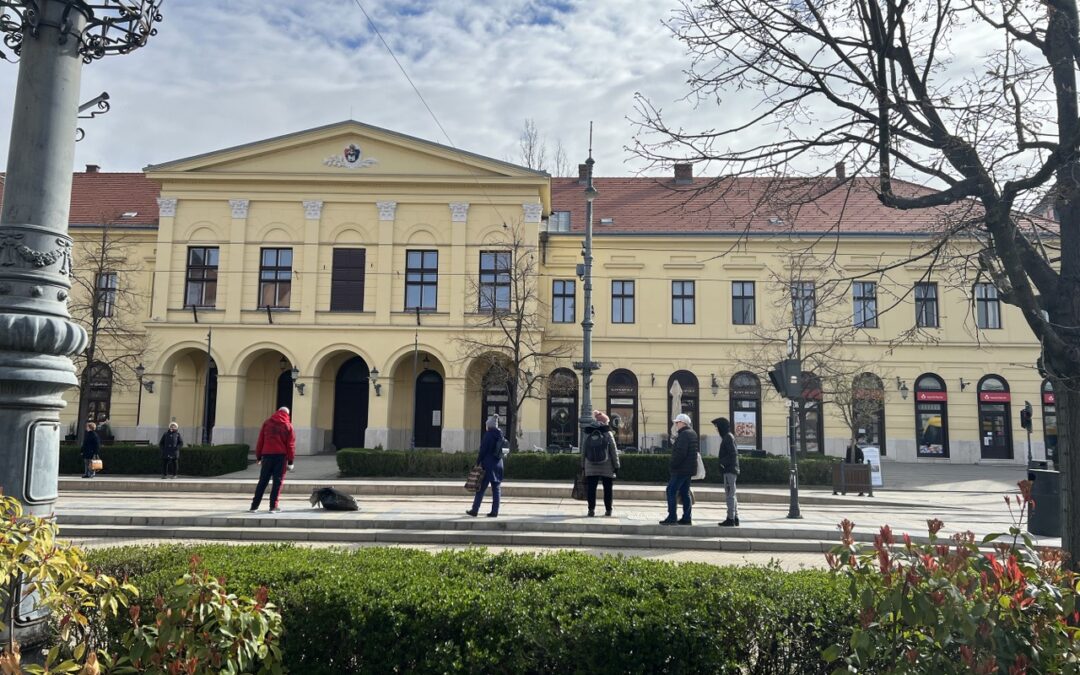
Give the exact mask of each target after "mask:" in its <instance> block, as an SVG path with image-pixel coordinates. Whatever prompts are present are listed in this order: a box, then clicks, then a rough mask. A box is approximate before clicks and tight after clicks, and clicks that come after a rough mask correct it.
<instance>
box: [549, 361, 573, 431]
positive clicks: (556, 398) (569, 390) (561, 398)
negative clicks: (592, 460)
mask: <svg viewBox="0 0 1080 675" xmlns="http://www.w3.org/2000/svg"><path fill="white" fill-rule="evenodd" d="M578 414H579V411H578V380H577V375H576V374H575V373H574V371H572V370H567V369H566V368H559V369H558V370H555V371H554V372H552V373H551V376H550V377H549V378H548V397H547V445H548V447H549V448H570V447H573V446H576V445H577V444H578V443H577V437H578Z"/></svg>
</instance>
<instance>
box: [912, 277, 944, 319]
mask: <svg viewBox="0 0 1080 675" xmlns="http://www.w3.org/2000/svg"><path fill="white" fill-rule="evenodd" d="M915 325H916V326H918V327H919V328H937V327H938V326H939V323H938V297H937V284H934V283H918V284H915Z"/></svg>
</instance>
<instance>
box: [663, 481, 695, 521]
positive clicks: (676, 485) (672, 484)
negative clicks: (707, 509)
mask: <svg viewBox="0 0 1080 675" xmlns="http://www.w3.org/2000/svg"><path fill="white" fill-rule="evenodd" d="M676 496H678V497H679V501H680V502H682V505H683V512H682V517H683V520H690V511H691V509H690V506H691V500H690V476H672V477H671V480H670V481H668V485H667V513H668V515H667V517H668V520H675V497H676Z"/></svg>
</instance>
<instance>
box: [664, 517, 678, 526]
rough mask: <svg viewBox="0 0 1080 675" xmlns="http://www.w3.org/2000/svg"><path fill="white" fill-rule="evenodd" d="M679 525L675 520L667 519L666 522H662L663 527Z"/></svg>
mask: <svg viewBox="0 0 1080 675" xmlns="http://www.w3.org/2000/svg"><path fill="white" fill-rule="evenodd" d="M678 523H679V521H677V520H675V519H674V518H665V519H664V520H661V521H660V524H661V525H677V524H678Z"/></svg>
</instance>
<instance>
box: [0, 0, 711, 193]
mask: <svg viewBox="0 0 1080 675" xmlns="http://www.w3.org/2000/svg"><path fill="white" fill-rule="evenodd" d="M359 2H360V4H362V5H363V8H364V9H366V10H367V12H368V13H369V14H370V15H371V18H372V19H373V20H374V23H375V25H376V27H377V28H378V30H379V32H380V33H381V34H382V36H383V37H384V38H385V40H386V41H387V43H388V44H389V45H390V47H391V49H392V50H393V52H394V55H396V57H397V59H398V60H399V61H400V63H401V65H402V66H403V67H404V69H405V71H406V72H407V73H408V76H409V78H411V79H412V82H413V83H414V84H415V86H416V89H418V90H419V92H420V94H421V95H422V96H423V98H424V100H426V102H427V105H428V106H429V107H430V109H431V113H429V112H428V110H427V108H426V107H425V105H424V103H423V102H422V101H421V100H420V98H419V97H418V96H417V93H416V92H415V91H414V90H413V87H412V86H411V85H410V83H409V80H408V79H407V78H406V77H405V75H404V74H402V72H401V70H400V69H399V68H398V66H397V65H396V64H395V62H394V58H393V57H392V56H391V55H390V53H389V52H388V51H387V49H386V48H385V47H384V46H383V44H382V43H381V42H380V41H379V38H378V37H377V36H376V34H375V33H374V32H373V31H372V29H371V27H370V25H369V23H368V21H367V19H366V18H365V16H364V13H363V12H362V11H361V9H360V7H359V6H358V3H357V0H166V2H165V4H164V7H163V10H162V13H163V15H164V21H163V22H162V23H161V24H160V29H159V33H158V35H156V36H154V37H153V38H151V39H150V42H149V44H148V45H147V46H146V47H144V48H142V49H140V50H138V51H136V52H133V53H131V54H128V55H124V56H109V57H106V58H105V59H103V60H99V61H95V62H94V63H92V64H90V65H88V66H85V67H84V69H83V77H82V87H81V89H82V94H81V98H80V100H81V101H86V100H89V99H91V98H93V97H94V96H97V95H98V94H100V93H101V92H102V91H107V92H108V93H109V95H110V97H111V100H110V102H111V104H112V110H111V111H109V112H108V113H107V114H105V115H103V116H101V117H98V118H96V119H93V120H84V121H82V122H81V126H82V127H83V129H84V130H85V131H86V137H85V139H84V140H82V141H80V142H79V143H78V144H77V146H76V154H75V160H76V161H75V167H76V168H78V169H79V170H82V167H83V166H84V165H86V164H98V165H101V167H102V170H103V171H138V170H141V169H142V168H143V167H145V166H147V165H151V164H159V163H162V162H166V161H170V160H174V159H179V158H182V157H188V156H191V155H195V154H199V153H203V152H209V151H213V150H217V149H222V148H227V147H231V146H234V145H239V144H243V143H249V142H252V141H257V140H261V139H265V138H271V137H274V136H278V135H282V134H287V133H292V132H295V131H300V130H304V129H309V128H313V127H318V126H322V125H325V124H330V123H334V122H339V121H342V120H346V119H350V118H351V119H355V120H358V121H360V122H364V123H367V124H372V125H375V126H379V127H384V128H387V129H391V130H394V131H397V132H400V133H404V134H408V135H411V136H416V137H419V138H423V139H427V140H431V141H435V142H438V143H442V144H447V145H453V146H456V147H458V148H461V149H463V150H467V151H470V152H475V153H478V154H481V155H486V156H489V157H494V158H496V159H502V160H509V161H514V162H517V161H518V160H519V159H520V150H519V147H518V144H519V137H520V134H521V130H522V128H523V126H524V121H525V119H527V118H528V119H532V120H533V121H534V123H535V125H536V128H537V129H538V130H539V131H540V133H541V134H543V135H544V136H545V137H546V140H547V143H548V146H549V155H550V154H551V152H552V151H553V149H554V146H555V143H556V142H557V141H561V142H562V145H563V146H564V149H565V150H566V153H567V155H568V159H569V164H570V166H571V167H576V165H577V163H579V162H581V161H584V160H585V157H586V155H587V151H588V133H589V121H590V120H591V121H592V122H593V123H594V128H595V131H594V140H593V155H594V158H595V159H596V161H597V165H596V174H597V175H601V176H619V175H638V174H640V173H642V171H643V170H645V168H646V167H644V165H643V164H642V163H641V162H640V160H636V161H635V160H634V159H633V158H632V157H631V156H630V153H629V152H627V151H626V150H625V149H624V148H625V146H627V145H630V144H631V142H632V138H633V134H634V131H635V128H634V126H633V124H632V123H631V121H630V120H629V119H628V118H632V117H633V115H634V113H633V102H634V101H633V98H634V94H635V92H641V93H643V94H645V95H647V96H649V97H650V98H651V99H653V100H654V101H655V102H656V103H657V104H659V105H661V106H663V107H664V108H665V110H668V111H671V114H672V115H673V116H676V118H681V119H686V120H691V119H692V120H694V121H695V126H699V127H709V126H713V125H714V123H713V122H711V120H710V119H709V117H716V116H717V115H719V114H721V111H718V109H717V108H716V107H715V106H713V107H711V108H709V109H707V110H702V109H699V110H693V109H692V106H691V105H690V104H689V103H688V102H686V101H681V99H683V97H684V96H685V95H686V93H687V91H688V90H687V85H686V77H685V75H684V74H683V70H684V69H685V68H686V67H687V66H688V65H689V59H688V56H687V55H686V53H685V50H684V47H683V45H681V44H680V43H679V42H677V41H676V40H675V39H674V38H673V37H672V35H671V33H670V32H669V31H668V30H667V29H666V28H665V27H664V26H663V25H662V21H663V20H664V19H666V18H668V17H670V15H671V14H670V13H671V11H672V8H673V7H674V5H675V4H676V0H602V1H596V0H359ZM17 70H18V66H17V65H15V64H12V63H9V62H5V61H0V92H5V93H7V94H8V95H6V96H0V144H2V147H0V166H6V164H7V159H8V158H7V139H8V138H9V136H10V133H11V104H12V102H13V99H14V95H13V94H14V91H15V82H16V78H17ZM432 113H434V116H433V115H432ZM436 118H437V120H438V123H437V122H436ZM439 124H441V126H442V129H440V127H439ZM443 130H445V134H444V132H443ZM574 170H575V171H576V169H574ZM648 173H653V174H655V173H656V171H655V170H654V171H651V172H648Z"/></svg>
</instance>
